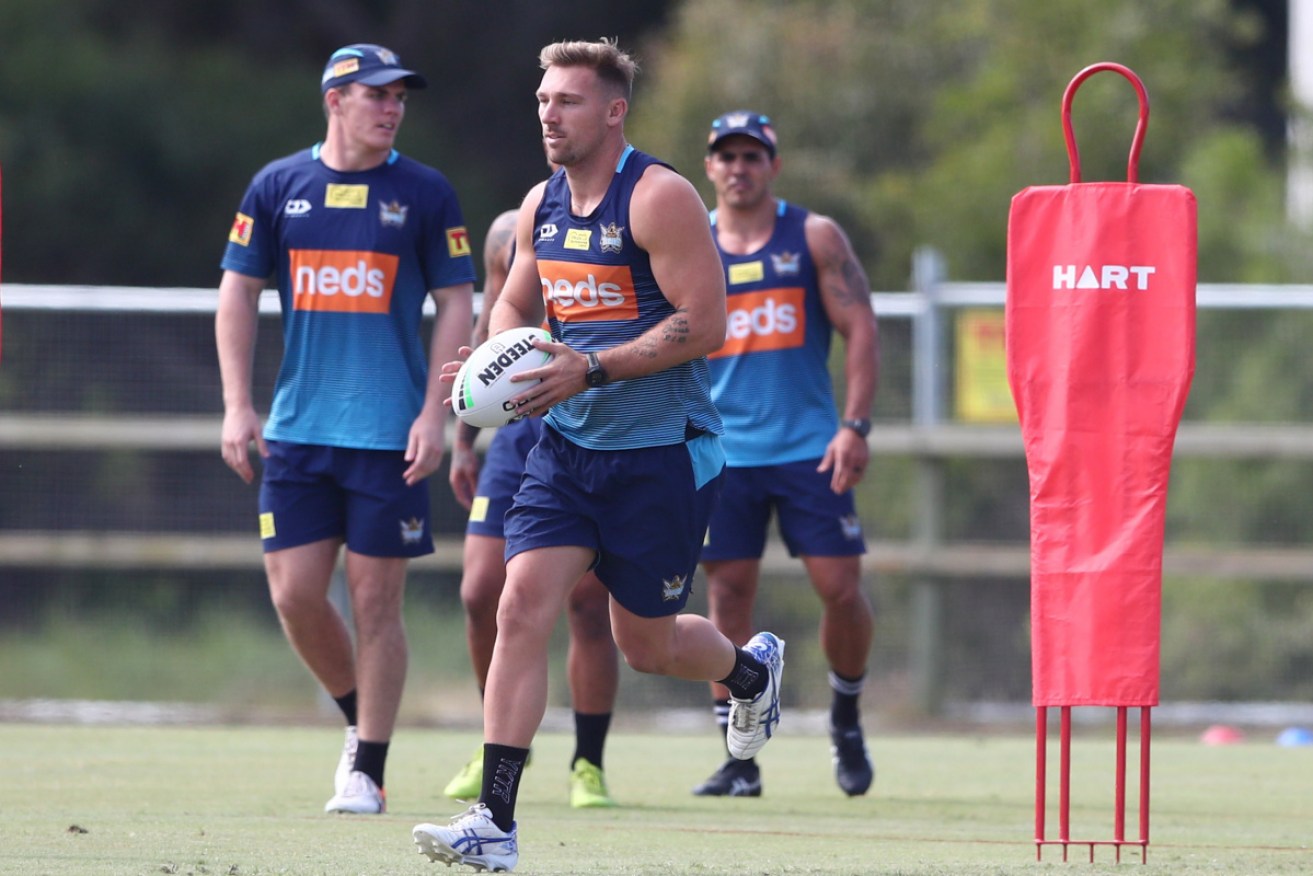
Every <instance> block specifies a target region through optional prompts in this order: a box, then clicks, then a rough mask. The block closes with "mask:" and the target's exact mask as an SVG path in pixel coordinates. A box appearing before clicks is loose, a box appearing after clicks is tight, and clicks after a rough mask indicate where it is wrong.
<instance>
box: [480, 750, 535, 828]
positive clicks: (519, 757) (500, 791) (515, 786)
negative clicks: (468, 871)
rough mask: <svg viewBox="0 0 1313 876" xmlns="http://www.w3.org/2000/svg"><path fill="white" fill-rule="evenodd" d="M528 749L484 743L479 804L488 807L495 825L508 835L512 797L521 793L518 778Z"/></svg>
mask: <svg viewBox="0 0 1313 876" xmlns="http://www.w3.org/2000/svg"><path fill="white" fill-rule="evenodd" d="M528 759H529V749H527V748H515V747H513V746H510V745H493V744H492V743H490V742H485V743H484V744H483V792H482V793H481V794H479V802H480V803H482V804H483V805H484V806H487V807H488V813H489V814H490V815H491V816H492V820H493V823H495V824H496V825H497V826H498V827H500V828H501V829H502V830H504V831H506V832H507V833H510V832H511V827H513V826H514V824H515V798H516V797H517V796H519V793H520V776H521V775H523V773H524V762H525V761H526V760H528Z"/></svg>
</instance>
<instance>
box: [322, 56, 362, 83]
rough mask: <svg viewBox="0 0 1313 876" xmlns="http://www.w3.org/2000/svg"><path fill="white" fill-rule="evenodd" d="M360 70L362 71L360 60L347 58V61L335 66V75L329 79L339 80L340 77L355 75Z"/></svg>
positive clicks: (339, 62)
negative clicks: (349, 74)
mask: <svg viewBox="0 0 1313 876" xmlns="http://www.w3.org/2000/svg"><path fill="white" fill-rule="evenodd" d="M359 69H360V59H359V58H347V59H346V60H345V61H338V62H337V63H336V64H334V65H333V74H332V75H331V76H329V77H328V78H329V79H337V78H338V77H341V76H346V75H347V74H348V73H354V72H356V71H357V70H359Z"/></svg>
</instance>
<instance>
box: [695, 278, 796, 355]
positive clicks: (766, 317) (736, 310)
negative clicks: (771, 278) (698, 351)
mask: <svg viewBox="0 0 1313 876" xmlns="http://www.w3.org/2000/svg"><path fill="white" fill-rule="evenodd" d="M805 294H806V293H805V291H804V290H803V288H802V287H801V286H787V287H783V288H779V289H763V290H761V291H759V292H743V293H739V294H736V295H731V296H729V299H728V302H729V303H728V307H729V312H728V314H727V316H726V320H725V345H724V346H722V347H721V348H720V349H719V350H717V351H716V352H714V353H710V354H708V356H707V358H708V359H716V358H719V357H721V356H738V355H741V354H743V353H760V352H763V351H766V350H790V349H793V348H794V347H801V346H802V345H803V340H804V335H805V334H806V330H807V320H806V315H805V314H806V312H805V311H804V310H803V300H804V296H805Z"/></svg>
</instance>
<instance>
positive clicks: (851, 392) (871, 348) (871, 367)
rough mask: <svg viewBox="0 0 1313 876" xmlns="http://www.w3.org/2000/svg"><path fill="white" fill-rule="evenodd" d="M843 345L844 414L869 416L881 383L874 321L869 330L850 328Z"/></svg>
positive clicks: (858, 418) (860, 417)
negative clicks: (850, 330)
mask: <svg viewBox="0 0 1313 876" xmlns="http://www.w3.org/2000/svg"><path fill="white" fill-rule="evenodd" d="M845 345H846V351H845V352H846V355H845V357H844V383H845V386H846V389H845V392H844V405H843V415H844V418H845V419H850V420H866V419H870V417H871V411H872V409H873V408H874V406H875V394H876V391H877V389H878V388H879V384H880V343H879V334H878V333H877V331H876V329H875V326H874V323H872V325H871V327H870V330H869V331H859V332H851V333H850V334H849V337H848V338H847V340H846V342H845Z"/></svg>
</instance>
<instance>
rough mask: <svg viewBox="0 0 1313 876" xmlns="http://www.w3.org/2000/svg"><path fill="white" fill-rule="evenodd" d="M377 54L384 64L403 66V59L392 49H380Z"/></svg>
mask: <svg viewBox="0 0 1313 876" xmlns="http://www.w3.org/2000/svg"><path fill="white" fill-rule="evenodd" d="M377 54H378V60H379V61H380V62H382V63H383V64H386V65H387V66H389V67H399V66H401V59H399V58H398V57H397V53H396V52H394V51H392V50H391V49H379V50H378V52H377Z"/></svg>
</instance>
